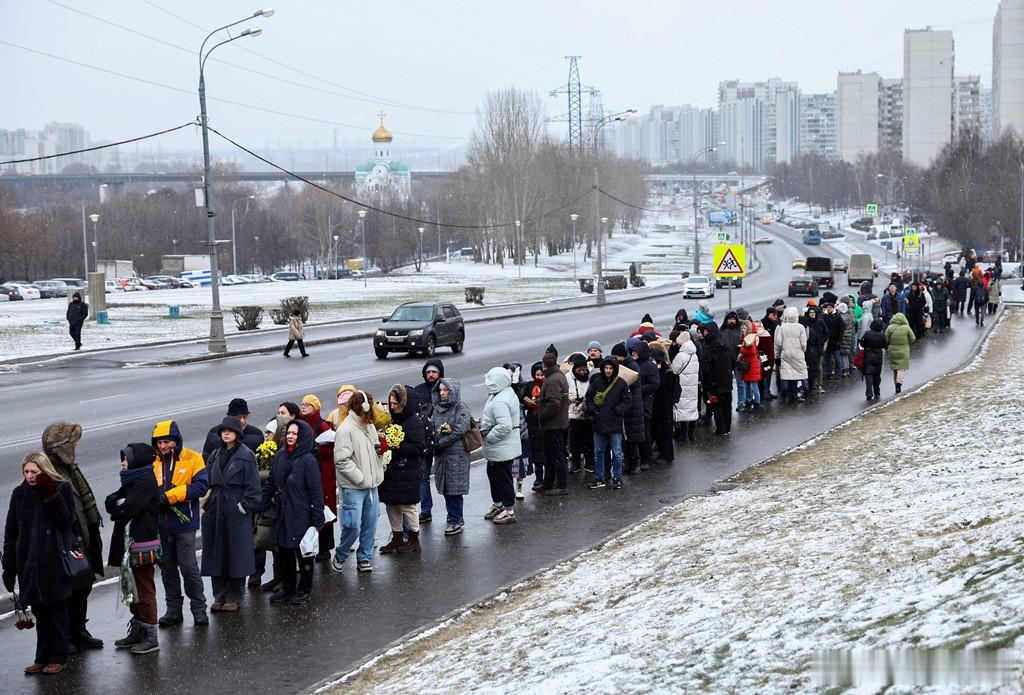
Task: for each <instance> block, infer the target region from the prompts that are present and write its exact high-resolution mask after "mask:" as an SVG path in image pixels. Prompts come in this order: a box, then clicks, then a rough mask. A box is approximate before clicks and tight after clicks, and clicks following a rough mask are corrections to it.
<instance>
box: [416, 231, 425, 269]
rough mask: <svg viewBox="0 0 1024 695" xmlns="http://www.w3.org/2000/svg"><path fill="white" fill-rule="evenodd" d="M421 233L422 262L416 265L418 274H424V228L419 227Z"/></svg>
mask: <svg viewBox="0 0 1024 695" xmlns="http://www.w3.org/2000/svg"><path fill="white" fill-rule="evenodd" d="M419 233H420V262H419V263H418V264H416V272H417V273H422V272H423V227H419Z"/></svg>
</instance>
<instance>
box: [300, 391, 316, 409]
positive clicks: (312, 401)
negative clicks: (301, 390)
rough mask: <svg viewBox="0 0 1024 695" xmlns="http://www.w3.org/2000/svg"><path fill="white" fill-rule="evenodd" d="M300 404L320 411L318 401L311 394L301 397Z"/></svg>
mask: <svg viewBox="0 0 1024 695" xmlns="http://www.w3.org/2000/svg"><path fill="white" fill-rule="evenodd" d="M302 402H303V403H306V404H308V405H311V406H313V408H314V409H315V410H320V399H319V398H317V397H316V396H314V395H313V394H312V393H310V394H307V395H305V396H303V397H302Z"/></svg>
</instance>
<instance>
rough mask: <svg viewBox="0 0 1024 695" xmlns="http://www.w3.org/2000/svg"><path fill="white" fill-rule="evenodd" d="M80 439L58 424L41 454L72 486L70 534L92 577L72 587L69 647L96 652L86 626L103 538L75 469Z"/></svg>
mask: <svg viewBox="0 0 1024 695" xmlns="http://www.w3.org/2000/svg"><path fill="white" fill-rule="evenodd" d="M81 439H82V426H81V425H79V424H77V423H73V422H63V421H58V422H54V423H51V424H49V425H47V426H46V428H45V429H44V430H43V436H42V445H43V453H45V454H46V456H47V458H48V459H49V460H50V463H51V464H53V468H54V470H56V471H57V473H59V474H60V476H61V477H62V478H63V479H64V480H66V481H68V482H69V483H71V492H72V494H73V495H74V499H75V508H74V513H75V521H74V523H73V524H72V529H71V530H72V533H73V534H74V536H75V538H76V542H77V544H78V547H80V548H82V549H83V550H84V551H85V555H86V557H87V558H88V559H89V566H90V567H91V568H92V574H89V575H86V576H84V577H77V578H76V579H75V580H74V581H73V582H72V584H71V598H70V600H69V601H68V629H69V631H70V635H71V644H72V645H73V646H74V648H75V649H79V650H82V649H99V648H101V647H102V646H103V640H101V639H98V638H96V637H93V636H92V635H91V634H90V633H89V630H88V628H87V627H86V623H88V622H89V616H88V613H89V595H90V594H91V593H92V586H93V582H94V581H95V578H96V577H102V576H103V538H102V537H101V536H100V526H101V524H102V517H101V516H100V510H99V507H98V506H97V504H96V496H95V494H94V493H93V490H92V487H91V486H90V485H89V481H88V480H86V478H85V474H84V473H82V469H81V468H80V467H79V465H78V460H77V449H78V442H79V441H80V440H81Z"/></svg>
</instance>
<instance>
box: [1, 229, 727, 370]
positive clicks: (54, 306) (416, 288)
mask: <svg viewBox="0 0 1024 695" xmlns="http://www.w3.org/2000/svg"><path fill="white" fill-rule="evenodd" d="M661 222H671V223H673V224H675V225H677V226H678V229H676V230H675V231H656V230H655V229H654V225H655V224H656V223H661ZM682 224H683V223H681V222H679V221H677V220H674V219H671V218H670V217H669V215H667V214H665V215H662V214H654V215H651V216H650V217H649V218H648V219H647V220H645V222H644V223H643V225H642V226H641V229H640V232H639V233H637V234H624V233H622V232H621V231H616V232H615V234H614V235H613V237H612V239H610V240H606V246H605V248H606V254H607V255H606V261H605V268H606V270H605V272H606V273H607V274H623V275H628V268H629V264H630V263H631V262H634V261H635V262H638V263H640V264H641V272H642V274H643V275H645V276H646V278H647V284H648V285H652V286H653V285H658V284H663V283H666V282H673V281H678V280H679V279H680V273H681V272H682V271H684V270H688V269H689V268H690V266H691V265H692V256H691V255H689V249H690V246H691V245H692V242H693V232H692V227H683V226H682ZM687 224H689V223H687ZM687 229H688V230H689V231H687ZM583 233H584V232H583V230H580V235H581V236H582V235H583ZM710 248H711V245H710V244H707V243H704V244H702V249H703V250H704V251H705V252H706V253H707V254H708V255H710ZM702 257H703V254H702ZM707 262H710V261H707ZM576 268H577V270H576V274H577V276H578V277H591V275H592V273H591V266H590V261H589V260H587V261H584V260H583V251H582V250H580V251H578V252H577V258H576ZM367 285H368V286H367V288H365V289H364V288H363V283H362V281H361V280H351V279H344V280H317V281H312V280H310V281H300V282H280V283H277V282H275V283H263V284H253V285H231V286H223V287H222V288H221V306H222V307H224V322H225V329H226V330H227V332H228V335H229V336H230V335H231V334H232V333H236V332H237V330H236V328H235V322H234V320H233V317H232V314H231V308H232V307H234V306H240V305H252V304H259V305H260V306H262V307H263V308H264V309H265V310H268V309H272V308H277V307H278V306H279V302H280V300H281V298H283V297H290V296H296V295H300V296H301V295H305V296H308V297H309V299H310V305H311V311H310V322H311V323H324V322H329V321H338V320H343V319H354V318H366V317H371V316H381V315H384V314H388V313H390V312H391V310H392V309H393V308H394V307H395V306H396V305H398V304H401V303H402V302H408V301H423V300H430V301H437V300H442V301H451V302H454V303H455V304H456V305H458V306H465V294H464V291H463V288H464V287H466V286H482V287H485V288H486V292H485V295H484V301H485V302H486V303H487V304H488V305H493V304H505V303H512V302H535V301H541V302H542V301H548V300H553V299H561V298H565V297H575V296H579V294H580V290H579V285H578V283H577V282H576V281H574V280H573V256H572V253H571V252H568V253H562V254H560V255H558V256H553V257H549V256H541V257H540V258H539V259H538V265H537V266H536V267H534V265H533V262H532V259H529V262H528V263H527V264H526V265H525V266H524V267H523V268H522V277H520V271H519V269H517V268H516V267H515V266H513V265H511V264H506V265H505V267H504V268H501V267H499V266H496V265H487V264H483V263H472V262H451V263H443V262H440V263H439V262H433V263H429V264H427V265H426V266H424V268H423V272H421V273H417V272H415V271H414V269H413V268H412V267H406V268H401V269H399V270H397V271H395V272H393V273H391V274H390V275H388V276H386V277H370V278H369V279H368V283H367ZM169 305H178V306H179V307H180V309H181V318H180V319H174V320H172V319H169V318H167V316H168V306H169ZM107 306H108V315H109V317H110V323H109V324H107V325H97V324H95V323H91V322H89V323H86V326H85V329H84V331H83V338H82V339H83V350H95V349H100V348H108V347H117V346H123V345H132V344H140V343H147V342H158V341H162V340H169V339H184V338H192V337H195V338H198V337H202V336H205V335H208V334H209V311H210V306H211V298H210V289H209V288H208V287H206V288H196V289H178V290H161V291H156V292H126V293H113V294H108V295H107ZM64 311H65V308H64V303H63V300H60V299H47V300H32V301H20V302H4V303H0V361H3V360H4V359H12V358H17V357H23V356H31V355H46V354H53V353H60V352H66V351H67V350H68V349H69V346H70V345H71V339H70V338H69V337H68V333H67V323H66V322H65V321H64ZM273 327H274V324H273V322H272V321H271V320H270V316H269V314H267V313H265V314H264V319H263V324H262V326H261V329H267V328H273Z"/></svg>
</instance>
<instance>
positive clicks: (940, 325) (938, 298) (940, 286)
mask: <svg viewBox="0 0 1024 695" xmlns="http://www.w3.org/2000/svg"><path fill="white" fill-rule="evenodd" d="M932 314H933V315H934V316H935V325H934V326H932V327H933V328H934V329H935V332H936V333H945V332H946V329H947V328H948V327H949V280H948V279H946V278H943V279H942V280H939V281H938V282H936V283H935V287H934V289H932Z"/></svg>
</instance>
